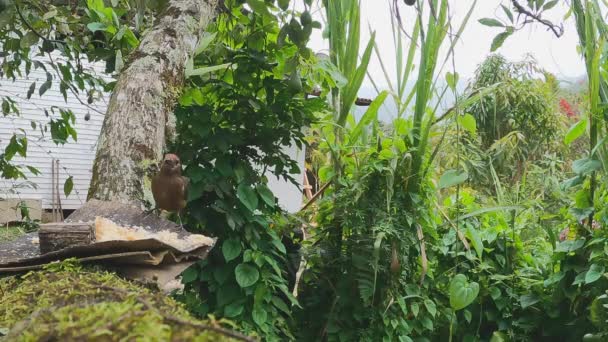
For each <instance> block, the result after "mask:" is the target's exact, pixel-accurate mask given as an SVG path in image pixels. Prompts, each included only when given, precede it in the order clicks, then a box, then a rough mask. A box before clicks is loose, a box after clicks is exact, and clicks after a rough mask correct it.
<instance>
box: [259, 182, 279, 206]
mask: <svg viewBox="0 0 608 342" xmlns="http://www.w3.org/2000/svg"><path fill="white" fill-rule="evenodd" d="M256 190H257V192H258V195H260V198H262V201H264V203H266V204H267V205H268V206H269V207H271V208H274V207H275V205H276V202H275V197H274V194H273V193H272V191H270V189H269V188H268V187H267V186H266V185H265V184H260V185H258V186H257V187H256Z"/></svg>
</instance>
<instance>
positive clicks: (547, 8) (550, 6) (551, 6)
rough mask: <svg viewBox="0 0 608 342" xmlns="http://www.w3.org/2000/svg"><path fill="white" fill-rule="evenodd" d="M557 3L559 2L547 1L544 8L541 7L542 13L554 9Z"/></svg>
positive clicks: (557, 0)
mask: <svg viewBox="0 0 608 342" xmlns="http://www.w3.org/2000/svg"><path fill="white" fill-rule="evenodd" d="M558 3H559V0H553V1H549V2H547V3H546V4H545V6H543V11H546V10H550V9H552V8H553V7H555V5H557V4H558Z"/></svg>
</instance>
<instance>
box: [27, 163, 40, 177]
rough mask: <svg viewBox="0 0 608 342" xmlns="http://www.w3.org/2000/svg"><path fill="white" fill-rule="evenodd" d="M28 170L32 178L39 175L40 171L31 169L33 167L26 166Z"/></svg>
mask: <svg viewBox="0 0 608 342" xmlns="http://www.w3.org/2000/svg"><path fill="white" fill-rule="evenodd" d="M26 167H27V169H28V170H30V172H31V173H32V174H33V175H34V176H38V175H40V170H38V169H37V168H35V167H33V166H29V165H27V166H26Z"/></svg>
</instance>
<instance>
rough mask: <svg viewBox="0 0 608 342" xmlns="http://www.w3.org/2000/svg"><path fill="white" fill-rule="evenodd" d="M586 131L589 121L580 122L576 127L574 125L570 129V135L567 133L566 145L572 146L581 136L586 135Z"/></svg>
mask: <svg viewBox="0 0 608 342" xmlns="http://www.w3.org/2000/svg"><path fill="white" fill-rule="evenodd" d="M586 129H587V119H582V120H580V121H579V122H577V123H575V124H574V125H572V127H570V129H569V130H568V133H566V136H565V137H564V143H565V144H566V145H570V144H572V142H573V141H574V140H576V139H578V138H579V137H580V136H581V135H583V133H585V130H586Z"/></svg>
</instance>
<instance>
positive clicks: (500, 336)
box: [490, 330, 510, 342]
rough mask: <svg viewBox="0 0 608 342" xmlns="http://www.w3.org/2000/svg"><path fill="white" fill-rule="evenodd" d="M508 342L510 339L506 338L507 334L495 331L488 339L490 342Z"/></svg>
mask: <svg viewBox="0 0 608 342" xmlns="http://www.w3.org/2000/svg"><path fill="white" fill-rule="evenodd" d="M507 341H510V339H509V338H508V337H507V334H505V333H504V332H502V331H498V330H497V331H495V332H494V333H493V334H492V338H491V339H490V342H507Z"/></svg>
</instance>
